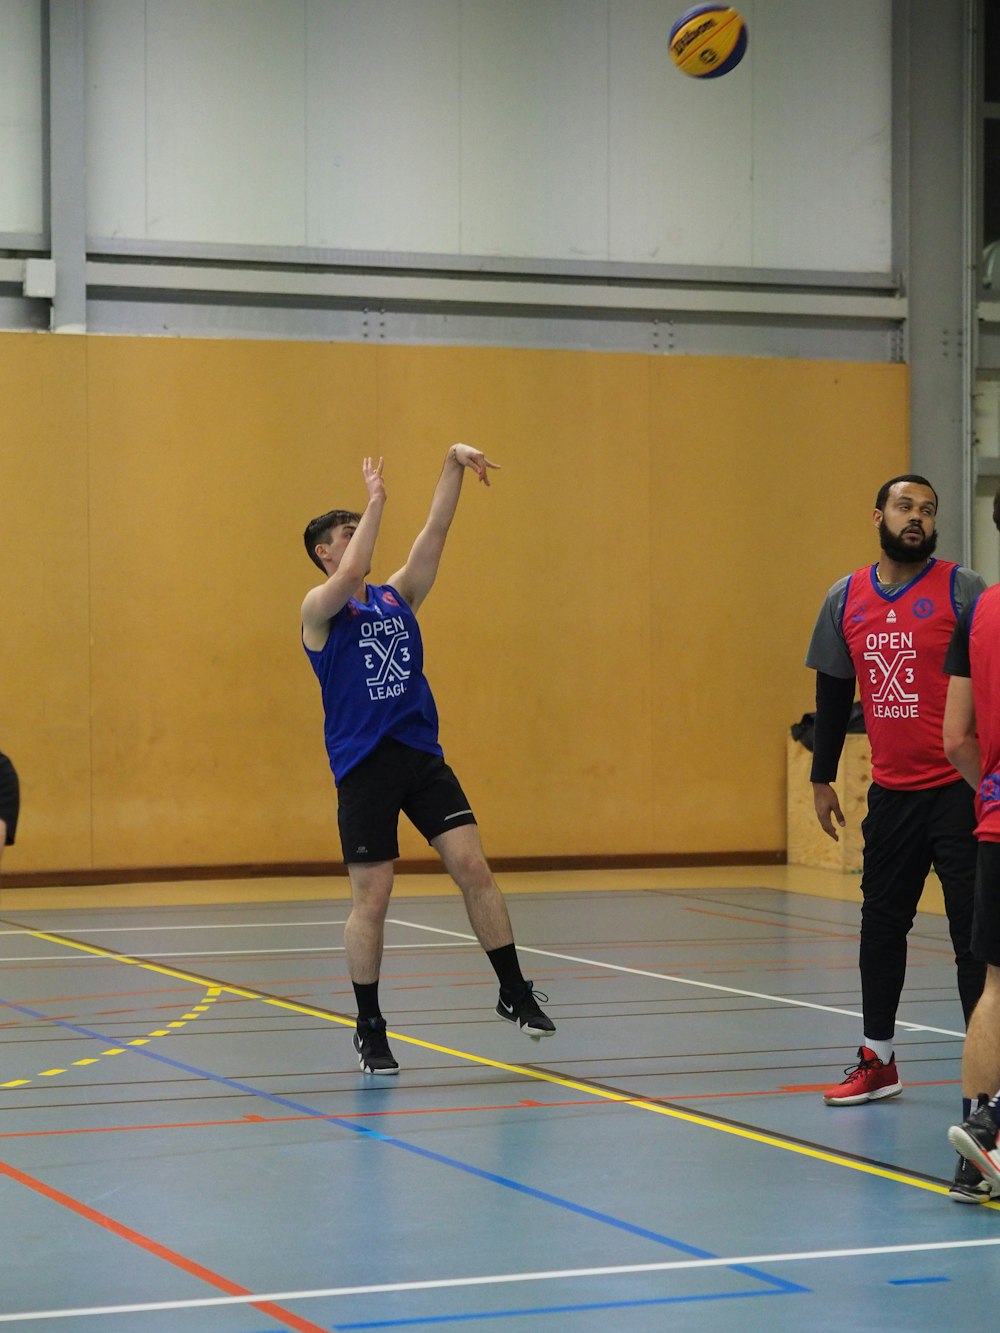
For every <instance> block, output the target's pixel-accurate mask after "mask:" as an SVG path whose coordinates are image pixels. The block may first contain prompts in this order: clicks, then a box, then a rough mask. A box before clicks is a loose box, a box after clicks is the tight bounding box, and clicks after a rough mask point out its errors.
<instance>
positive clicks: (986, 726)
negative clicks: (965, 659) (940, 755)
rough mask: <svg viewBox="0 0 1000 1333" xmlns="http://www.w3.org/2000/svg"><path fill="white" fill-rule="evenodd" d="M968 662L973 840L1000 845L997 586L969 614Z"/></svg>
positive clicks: (999, 600)
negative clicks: (974, 776)
mask: <svg viewBox="0 0 1000 1333" xmlns="http://www.w3.org/2000/svg"><path fill="white" fill-rule="evenodd" d="M969 662H970V664H971V666H972V699H973V703H974V704H975V708H976V734H977V735H978V737H979V751H980V755H981V759H982V770H981V771H982V778H981V779H980V782H979V792H978V796H979V799H978V800H977V802H976V806H977V812H978V814H979V823H978V825H977V826H976V837H977V838H980V839H981V840H982V841H983V842H1000V584H995V585H994V586H993V587H992V588H987V589H986V591H985V592H984V593H981V594H980V595H979V599H978V600H977V602H976V605H975V609H974V610H973V612H972V624H971V625H970V626H969Z"/></svg>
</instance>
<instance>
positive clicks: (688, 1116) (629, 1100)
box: [0, 930, 1000, 1210]
mask: <svg viewBox="0 0 1000 1333" xmlns="http://www.w3.org/2000/svg"><path fill="white" fill-rule="evenodd" d="M25 933H26V934H28V935H33V936H34V937H35V938H36V939H40V940H46V941H48V942H49V943H50V944H61V945H64V946H65V947H66V948H70V949H77V950H79V951H80V952H82V953H91V954H95V955H96V956H97V957H99V958H110V959H112V960H113V961H114V962H118V963H125V964H127V965H129V966H132V967H141V968H143V969H144V970H145V971H147V972H156V973H157V974H159V975H160V976H166V977H173V978H174V979H175V980H179V981H193V982H196V983H198V984H199V985H202V986H204V985H205V983H206V978H205V977H199V976H197V975H196V974H195V973H192V972H182V971H180V970H179V969H178V968H173V967H164V966H163V965H162V964H160V963H150V962H147V961H146V960H144V959H141V958H132V957H130V956H129V955H128V954H120V953H113V952H111V951H110V950H108V949H102V948H100V947H98V946H97V945H94V944H81V943H80V942H79V941H78V940H73V939H69V938H67V937H66V936H64V935H51V934H48V933H47V932H45V931H41V930H30V931H26V932H25ZM223 992H225V993H226V994H227V995H237V996H239V997H240V998H241V999H245V1000H256V1001H258V1002H259V1003H261V1004H267V1005H271V1006H272V1007H274V1008H277V1009H287V1010H290V1011H291V1012H292V1013H297V1014H306V1015H308V1016H309V1017H310V1018H319V1019H322V1020H323V1021H324V1022H327V1023H336V1024H337V1025H339V1026H341V1027H350V1028H353V1027H354V1026H355V1020H354V1019H353V1018H344V1017H341V1016H340V1015H339V1014H331V1013H329V1012H328V1011H327V1010H324V1009H314V1008H313V1007H312V1005H308V1004H298V1003H296V1002H295V1001H293V1000H283V999H281V998H279V997H278V996H276V995H262V994H261V993H260V992H259V991H253V990H247V989H246V988H244V987H242V986H231V985H213V986H211V987H210V988H209V990H208V992H207V994H206V997H205V1001H204V1002H203V1003H205V1004H208V1003H210V1002H211V1001H212V1000H214V999H216V998H217V997H218V996H219V995H221V994H223ZM196 1007H197V1006H192V1011H193V1010H194V1008H196ZM388 1035H389V1036H390V1037H392V1039H393V1040H394V1041H400V1042H404V1043H405V1044H407V1045H409V1046H419V1047H422V1048H423V1049H424V1050H427V1051H435V1052H436V1053H437V1054H439V1055H448V1056H452V1057H454V1058H455V1059H456V1060H464V1061H467V1062H468V1063H470V1064H476V1065H481V1066H483V1067H484V1068H486V1069H499V1070H501V1071H503V1072H504V1073H508V1074H517V1075H519V1076H520V1077H522V1078H528V1079H534V1080H535V1081H536V1082H539V1083H548V1084H551V1085H552V1086H554V1087H557V1088H567V1089H569V1090H570V1091H571V1092H582V1093H584V1094H585V1095H586V1096H589V1097H594V1098H595V1099H598V1100H602V1101H610V1102H618V1103H620V1104H621V1105H623V1106H631V1107H633V1108H634V1109H636V1110H639V1111H647V1112H649V1113H650V1114H652V1115H662V1116H666V1117H667V1118H668V1119H670V1120H680V1121H683V1122H684V1123H686V1124H689V1125H697V1126H699V1127H700V1128H702V1129H713V1130H715V1131H716V1133H719V1134H729V1135H732V1136H734V1137H736V1138H740V1139H746V1140H748V1141H750V1142H752V1143H760V1144H764V1145H765V1146H766V1147H769V1148H780V1149H782V1150H783V1151H784V1152H790V1153H795V1154H796V1155H798V1156H800V1157H809V1158H812V1159H814V1160H816V1161H820V1162H827V1163H829V1164H830V1165H831V1166H840V1167H844V1168H845V1169H846V1170H848V1171H860V1172H862V1173H863V1174H864V1175H869V1176H877V1177H879V1178H880V1179H882V1180H892V1181H894V1182H896V1184H899V1185H909V1186H910V1187H911V1188H913V1189H921V1190H927V1191H929V1192H930V1193H932V1194H947V1193H948V1186H947V1185H941V1184H938V1183H936V1182H935V1181H930V1180H923V1179H921V1178H920V1177H919V1176H912V1175H908V1174H907V1173H906V1172H905V1171H893V1170H891V1169H890V1168H889V1167H884V1166H877V1165H875V1164H874V1163H870V1162H859V1161H856V1160H854V1159H853V1158H851V1157H842V1156H840V1155H839V1154H838V1153H835V1152H826V1151H825V1150H823V1149H821V1148H811V1147H809V1146H808V1145H807V1144H803V1143H795V1142H792V1141H790V1140H788V1139H781V1138H778V1137H776V1136H775V1135H772V1134H765V1133H762V1132H760V1131H758V1130H753V1129H744V1128H743V1127H742V1126H740V1125H730V1124H726V1123H725V1122H723V1121H719V1120H711V1119H709V1118H708V1117H706V1116H702V1115H698V1114H697V1113H696V1112H694V1111H681V1110H679V1109H677V1108H676V1107H672V1106H660V1105H658V1104H657V1103H656V1102H649V1101H645V1100H644V1099H643V1098H641V1097H629V1096H628V1095H627V1094H625V1093H620V1092H612V1091H611V1090H610V1089H608V1088H602V1087H600V1086H599V1085H598V1084H594V1083H580V1082H577V1081H576V1080H575V1079H570V1078H562V1077H561V1076H560V1075H558V1074H552V1073H550V1072H549V1071H548V1070H544V1069H531V1068H528V1067H527V1066H525V1065H512V1064H507V1063H505V1062H504V1061H503V1060H491V1059H490V1058H489V1057H488V1056H485V1055H475V1054H472V1053H471V1052H469V1051H459V1050H455V1049H454V1048H453V1047H450V1046H439V1045H438V1044H437V1043H436V1042H432V1041H423V1040H422V1039H421V1038H420V1037H410V1036H406V1035H405V1034H404V1033H401V1032H392V1031H390V1032H389V1033H388ZM130 1044H132V1045H135V1044H136V1043H130ZM104 1054H106V1055H111V1054H114V1055H119V1054H121V1049H120V1048H119V1049H116V1050H114V1051H106V1052H104ZM24 1081H27V1080H22V1082H24ZM16 1086H18V1084H17V1083H4V1084H0V1087H16ZM978 1207H980V1208H992V1209H994V1210H1000V1202H988V1203H983V1204H979V1205H978Z"/></svg>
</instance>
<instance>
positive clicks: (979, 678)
mask: <svg viewBox="0 0 1000 1333" xmlns="http://www.w3.org/2000/svg"><path fill="white" fill-rule="evenodd" d="M993 522H994V523H995V524H996V525H997V528H998V529H1000V491H998V492H997V494H996V497H995V499H994V501H993ZM944 669H945V671H947V672H948V674H949V675H950V676H951V680H950V682H949V684H948V703H947V707H946V709H945V715H944V748H945V752H946V754H947V755H948V758H949V759H950V760H951V762H952V763H953V764H954V765H955V767H956V768H957V769H958V771H959V772H960V773H961V774H962V776H963V777H964V778H965V780H966V782H968V784H969V786H970V787H972V788H973V789H975V791H976V793H977V798H978V800H977V805H978V813H979V821H978V823H977V825H976V837H977V838H978V839H979V858H978V863H977V873H976V901H975V913H974V917H973V927H972V952H973V953H974V954H975V956H976V957H977V958H981V959H982V960H983V961H984V962H985V963H986V983H985V985H984V987H983V994H982V998H981V999H980V1001H979V1003H978V1004H977V1005H976V1008H975V1012H974V1013H973V1015H972V1018H971V1019H970V1020H969V1028H968V1032H967V1034H966V1038H965V1049H964V1050H963V1052H962V1094H963V1097H964V1099H965V1101H964V1108H963V1110H964V1117H965V1118H964V1121H963V1123H962V1124H961V1125H953V1126H952V1127H951V1129H950V1130H949V1131H948V1138H949V1141H950V1142H951V1144H952V1146H953V1147H955V1148H957V1149H958V1151H959V1153H960V1155H961V1157H962V1158H963V1159H964V1160H966V1161H968V1162H971V1163H972V1164H973V1165H974V1167H975V1168H976V1169H977V1171H978V1172H980V1173H981V1176H982V1178H981V1179H979V1181H978V1185H979V1188H978V1191H977V1193H976V1195H975V1196H973V1197H971V1198H970V1201H971V1202H974V1203H975V1202H982V1201H984V1200H985V1199H988V1198H990V1197H994V1198H995V1197H1000V1149H998V1146H997V1134H998V1130H997V1120H998V1117H1000V1092H997V1091H996V1089H998V1088H1000V585H998V584H995V585H994V586H993V587H992V588H987V589H986V591H985V592H984V593H983V594H982V595H981V596H980V597H979V598H978V600H977V601H976V602H975V604H974V605H973V606H971V607H969V608H968V609H967V610H966V611H964V612H963V613H962V615H961V616H960V617H959V620H958V624H957V625H956V626H955V633H954V635H953V636H952V641H951V647H950V648H949V649H948V655H947V657H946V658H945V664H944ZM973 1105H975V1108H976V1109H975V1110H973V1109H972V1108H973ZM952 1197H955V1195H954V1191H952Z"/></svg>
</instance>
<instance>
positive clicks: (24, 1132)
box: [0, 1078, 961, 1139]
mask: <svg viewBox="0 0 1000 1333" xmlns="http://www.w3.org/2000/svg"><path fill="white" fill-rule="evenodd" d="M960 1082H961V1080H960V1079H957V1078H943V1079H925V1080H922V1081H921V1082H919V1083H907V1084H906V1086H907V1087H908V1088H947V1087H958V1085H959V1083H960ZM829 1086H830V1085H829V1083H785V1084H781V1085H779V1086H778V1087H776V1088H748V1089H744V1090H743V1091H740V1092H686V1093H680V1094H677V1093H675V1094H673V1095H672V1096H670V1097H638V1096H637V1097H634V1098H629V1097H622V1098H621V1099H620V1100H619V1101H614V1102H595V1101H594V1099H593V1097H585V1098H581V1099H579V1100H577V1099H570V1100H567V1101H559V1102H541V1101H537V1100H536V1099H534V1098H531V1097H522V1098H521V1099H520V1100H519V1101H516V1102H501V1103H499V1104H497V1105H495V1106H421V1107H414V1108H412V1109H410V1110H408V1111H403V1110H399V1109H398V1108H393V1109H392V1110H388V1111H347V1112H344V1111H332V1112H331V1113H330V1114H329V1115H270V1116H262V1115H242V1116H237V1117H236V1118H235V1119H232V1120H175V1121H164V1122H163V1123H162V1124H156V1125H88V1126H86V1127H84V1128H79V1129H21V1130H11V1131H10V1132H9V1133H0V1139H42V1138H56V1137H58V1136H60V1135H66V1134H139V1133H142V1132H143V1131H144V1130H146V1131H151V1130H164V1129H232V1128H235V1127H236V1126H237V1125H284V1124H292V1123H301V1122H303V1121H308V1120H316V1121H323V1120H377V1119H380V1118H381V1117H383V1116H400V1117H402V1116H413V1115H458V1114H463V1115H469V1114H474V1113H477V1112H488V1111H525V1110H537V1111H561V1110H563V1109H564V1108H565V1107H567V1106H590V1107H593V1108H594V1109H595V1110H600V1111H607V1110H610V1109H611V1108H612V1107H615V1106H630V1105H634V1104H637V1103H643V1102H651V1103H657V1102H659V1103H666V1104H667V1105H671V1106H674V1105H677V1106H682V1105H684V1104H685V1103H687V1102H700V1101H715V1100H718V1099H720V1098H723V1097H731V1098H733V1097H735V1098H739V1097H785V1096H795V1095H802V1094H806V1093H815V1092H823V1091H824V1090H825V1089H826V1088H828V1087H829Z"/></svg>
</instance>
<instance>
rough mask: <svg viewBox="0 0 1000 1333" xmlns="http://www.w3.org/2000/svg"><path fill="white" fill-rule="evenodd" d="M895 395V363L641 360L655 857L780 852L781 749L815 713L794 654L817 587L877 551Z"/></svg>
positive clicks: (800, 649) (801, 647)
mask: <svg viewBox="0 0 1000 1333" xmlns="http://www.w3.org/2000/svg"><path fill="white" fill-rule="evenodd" d="M907 397H908V389H907V377H906V370H905V368H903V367H901V366H888V365H886V366H881V365H878V366H871V365H857V364H845V363H840V362H837V363H833V362H803V361H784V362H783V361H773V360H721V359H720V360H715V359H711V360H709V359H701V358H678V359H660V360H658V361H656V362H655V364H654V367H653V391H652V398H651V402H652V407H651V415H652V418H653V422H654V425H653V494H654V518H653V521H652V523H651V533H652V543H653V568H654V570H656V571H658V574H659V580H658V584H657V587H658V605H657V612H658V614H656V615H655V616H654V636H653V659H654V672H655V677H656V686H655V687H654V688H655V693H656V698H657V701H658V705H659V707H658V710H657V716H656V719H655V724H654V739H655V755H656V767H655V779H654V785H655V790H656V799H657V807H658V809H657V819H656V824H657V834H658V842H659V846H660V847H661V848H662V849H663V850H665V851H681V850H687V849H690V848H696V847H697V848H706V849H709V850H723V849H735V850H739V849H745V850H748V851H752V850H763V849H766V848H774V847H783V846H784V845H785V795H784V785H783V783H782V780H781V776H780V774H781V769H782V766H783V764H784V750H785V736H786V734H787V731H788V728H789V726H790V724H791V723H792V722H794V721H796V720H797V719H798V718H799V716H800V715H801V714H802V713H803V712H805V711H806V710H807V709H811V708H812V707H813V695H812V691H813V683H814V678H813V676H812V673H811V672H805V671H804V670H803V667H802V663H803V659H804V657H805V652H806V647H807V645H808V641H809V636H810V634H811V632H812V627H813V624H814V622H815V619H816V616H817V614H818V612H819V608H820V605H821V603H822V600H823V596H824V595H825V593H826V591H827V589H828V588H829V586H830V585H831V584H832V583H833V582H834V581H835V579H837V578H838V577H840V575H842V574H846V573H849V572H850V571H851V570H852V569H855V568H857V567H858V566H859V565H861V564H863V563H864V562H865V561H866V560H868V559H874V558H875V557H876V555H877V553H878V545H877V541H876V538H875V535H874V532H873V530H872V526H871V512H872V508H873V504H874V499H875V493H876V491H877V490H878V487H879V486H880V485H881V483H882V482H883V481H885V480H887V479H888V478H889V477H891V476H893V475H895V474H896V473H899V472H904V471H906V470H907V467H908V462H907V447H908V446H907ZM657 518H658V520H659V521H657Z"/></svg>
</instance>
